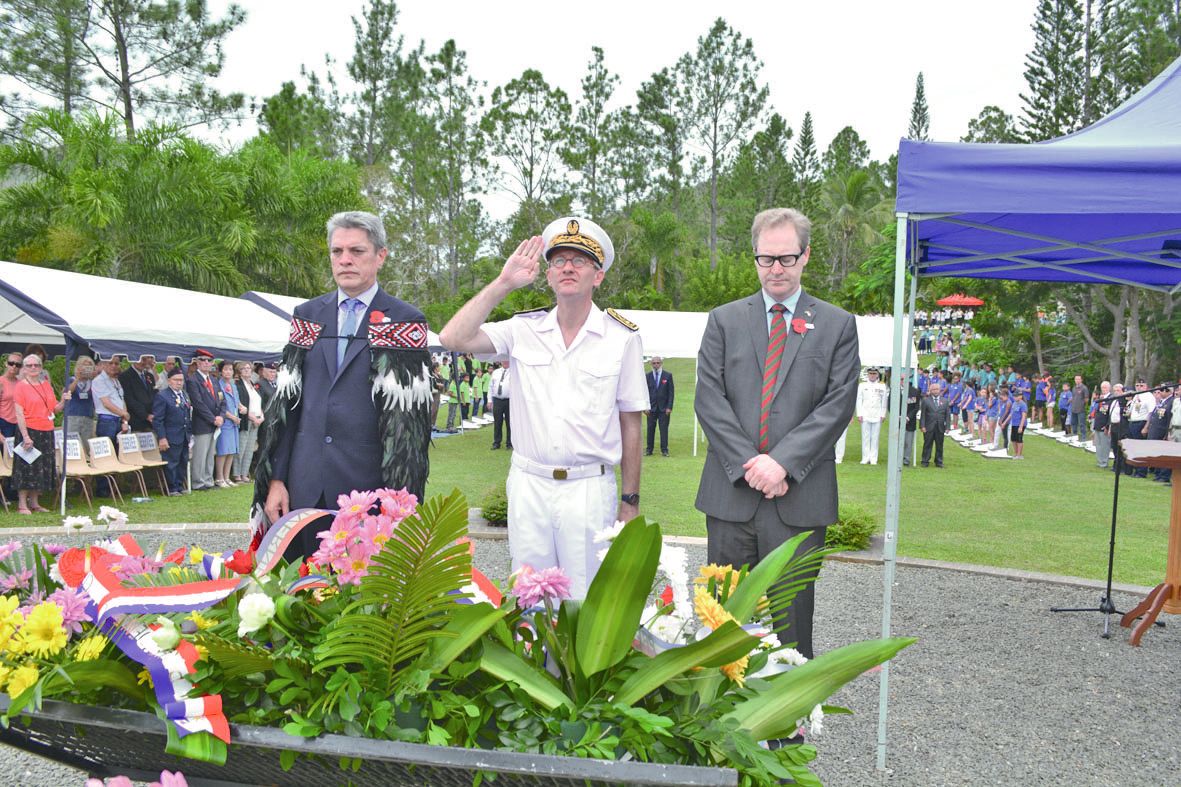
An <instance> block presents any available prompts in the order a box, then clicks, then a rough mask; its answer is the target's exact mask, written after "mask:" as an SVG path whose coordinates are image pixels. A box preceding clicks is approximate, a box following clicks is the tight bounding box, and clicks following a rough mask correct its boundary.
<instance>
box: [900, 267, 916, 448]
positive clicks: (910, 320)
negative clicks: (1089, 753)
mask: <svg viewBox="0 0 1181 787" xmlns="http://www.w3.org/2000/svg"><path fill="white" fill-rule="evenodd" d="M910 256H911V259H915V258H917V257H918V254H917V253H916V252H915V250H914V249H911V255H910ZM918 290H919V277H918V270H912V271H911V272H910V314H909V315H908V316H907V325H909V326H910V329H909V330H908V331H907V334H906V370H907V377H908V378H910V379H908V380H907V383H908V384H915V385H917V384H918V379H919V375H918V371H917V367H918V363H919V359H918V358H911V351H912V350H913V351H914V352H918V349H917V348H916V347H915V341H914V310H915V305H916V304H915V301H916V300H917V298H918ZM911 370H915V371H914V373H913V375H912V374H911ZM903 436H904V437H905V435H903ZM902 445H904V446H905V445H906V442H905V441H903V443H902ZM910 448H911V451H910V464H911V466H912V467H913V466H914V465H915V464H916V463H917V462H918V458H919V445H918V441H917V440H916V441H915V442H914V444H913V445H911V447H910Z"/></svg>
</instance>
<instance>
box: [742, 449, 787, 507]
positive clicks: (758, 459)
mask: <svg viewBox="0 0 1181 787" xmlns="http://www.w3.org/2000/svg"><path fill="white" fill-rule="evenodd" d="M742 469H743V470H745V471H746V476H745V478H746V483H747V485H748V486H750V488H751V489H757V490H758V491H760V492H762V493H763V496H764V497H766V498H767V499H768V500H771V499H772V498H776V497H782V496H783V495H786V494H787V470H785V469H784V468H783V465H781V464H779V463H778V462H776V461H775V460H774V459H772V458H771V457H770V456H768V455H767V454H759V455H757V456H753V457H751V458H750V459H748V460H746V462H745V463H743V465H742Z"/></svg>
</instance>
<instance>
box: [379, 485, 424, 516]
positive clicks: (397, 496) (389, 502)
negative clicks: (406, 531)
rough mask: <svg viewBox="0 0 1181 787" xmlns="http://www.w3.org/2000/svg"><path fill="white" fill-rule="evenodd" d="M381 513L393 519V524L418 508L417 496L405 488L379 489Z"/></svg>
mask: <svg viewBox="0 0 1181 787" xmlns="http://www.w3.org/2000/svg"><path fill="white" fill-rule="evenodd" d="M377 496H378V497H379V498H380V499H381V513H383V514H385V515H386V516H388V517H390V518H392V519H393V521H394V524H397V523H398V522H401V521H402V520H403V519H405V518H406V517H408V516H410V515H411V514H413V513H414V512H415V510H416V509H417V508H418V498H417V497H416V496H414V495H412V494H410V493H409V492H407V491H406V490H405V489H379V490H378V492H377Z"/></svg>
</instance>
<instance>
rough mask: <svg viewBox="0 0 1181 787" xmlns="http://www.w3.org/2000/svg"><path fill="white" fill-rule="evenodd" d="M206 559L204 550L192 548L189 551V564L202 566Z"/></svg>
mask: <svg viewBox="0 0 1181 787" xmlns="http://www.w3.org/2000/svg"><path fill="white" fill-rule="evenodd" d="M204 559H205V550H204V549H202V548H201V547H192V548H191V549H189V562H190V563H196V564H198V565H200V564H201V561H202V560H204Z"/></svg>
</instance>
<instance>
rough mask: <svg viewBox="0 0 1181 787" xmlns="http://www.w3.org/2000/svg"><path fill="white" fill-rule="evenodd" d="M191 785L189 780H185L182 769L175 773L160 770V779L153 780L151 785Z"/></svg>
mask: <svg viewBox="0 0 1181 787" xmlns="http://www.w3.org/2000/svg"><path fill="white" fill-rule="evenodd" d="M157 785H159V787H189V783H188V781H186V780H185V775H184V774H183V773H181V772H180V771H177V772H176V773H173V772H172V771H160V781H159V782H152V784H151V785H149V787H157Z"/></svg>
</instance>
